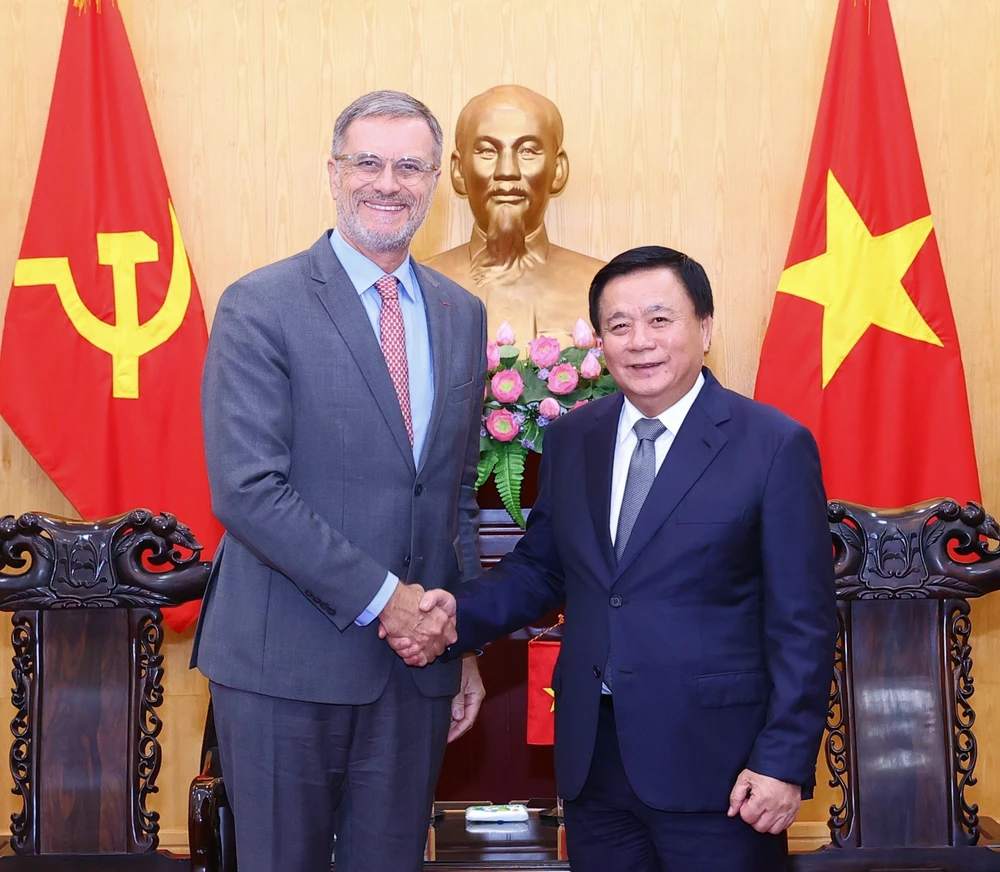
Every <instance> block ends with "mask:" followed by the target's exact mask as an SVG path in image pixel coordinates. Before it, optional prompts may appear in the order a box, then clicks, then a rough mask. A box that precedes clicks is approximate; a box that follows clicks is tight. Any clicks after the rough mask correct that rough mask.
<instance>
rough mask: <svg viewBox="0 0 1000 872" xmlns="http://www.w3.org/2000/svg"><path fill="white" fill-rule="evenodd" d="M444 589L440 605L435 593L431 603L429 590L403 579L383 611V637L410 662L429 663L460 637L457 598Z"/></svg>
mask: <svg viewBox="0 0 1000 872" xmlns="http://www.w3.org/2000/svg"><path fill="white" fill-rule="evenodd" d="M440 592H441V593H444V594H445V597H446V598H447V599H445V600H444V601H442V602H441V604H440V605H439V604H438V599H437V597H434V598H433V603H429V604H428V603H427V602H426V601H427V600H428V597H429V596H430V594H425V591H424V589H423V588H422V587H421V586H420V585H419V584H402V583H400V584H398V585H397V586H396V589H395V590H394V591H393V592H392V596H390V597H389V601H388V602H387V603H386V604H385V608H384V609H382V613H381V614H380V615H379V623H380V625H381V626H380V627H379V637H380V638H382V639H386V638H387V639H388V640H389V644H390V645H391V646H392V648H393V650H395V651H396V652H397V653H398V654H399V655H400V656H401V657H402V658H403V659H404V660H405V661H406V663H407V665H408V666H426V665H427V664H428V663H431V662H432V661H433V660H434V658H435V657H437V656H438V655H439V654H441V652H442V651H444V649H445V648H446V647H448V645H451V644H452V643H454V642H455V641H457V640H458V634H457V633H456V632H455V599H454V597H452V596H451V594H449V593H448V592H447V591H440ZM431 593H434V594H436V593H438V591H431ZM448 599H450V600H451V603H450V608H449V607H448V605H449V604H448V602H447V600H448ZM425 605H426V607H425ZM404 651H405V653H404Z"/></svg>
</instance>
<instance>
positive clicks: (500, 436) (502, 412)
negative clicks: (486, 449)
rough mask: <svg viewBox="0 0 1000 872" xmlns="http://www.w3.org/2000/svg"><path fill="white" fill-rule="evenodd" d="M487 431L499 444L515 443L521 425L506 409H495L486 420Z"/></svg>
mask: <svg viewBox="0 0 1000 872" xmlns="http://www.w3.org/2000/svg"><path fill="white" fill-rule="evenodd" d="M486 429H487V430H488V431H489V433H490V435H491V436H492V437H493V438H494V439H496V440H497V441H498V442H513V441H514V437H515V436H517V434H518V432H519V431H520V429H521V425H520V424H518V423H517V421H515V420H514V416H513V415H512V414H511V413H510V412H508V411H507V410H506V409H494V410H493V411H492V412H490V414H489V416H488V417H487V418H486Z"/></svg>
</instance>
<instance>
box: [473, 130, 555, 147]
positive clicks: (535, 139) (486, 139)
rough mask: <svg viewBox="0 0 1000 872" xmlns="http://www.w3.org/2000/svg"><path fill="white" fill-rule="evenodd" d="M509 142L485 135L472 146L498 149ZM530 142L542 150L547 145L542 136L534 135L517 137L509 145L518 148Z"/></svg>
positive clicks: (478, 137)
mask: <svg viewBox="0 0 1000 872" xmlns="http://www.w3.org/2000/svg"><path fill="white" fill-rule="evenodd" d="M508 142H509V140H505V139H500V138H499V137H497V136H492V135H491V134H488V133H484V134H482V135H481V136H477V137H476V138H475V139H474V140H473V142H472V145H473V148H475V147H476V146H478V145H483V144H487V145H493V146H497V147H500V148H502V147H503V146H505V145H507V144H508ZM529 142H530V143H534V144H536V145H538V146H539V147H542V148H544V146H545V143H544V142H543V141H542V138H541V137H540V136H536V135H535V134H534V133H528V134H523V135H521V136H519V137H517V138H516V139H514V140H513V142H510V143H509V144H510V145H512V146H514V147H515V148H516V147H517V146H520V145H526V144H528V143H529Z"/></svg>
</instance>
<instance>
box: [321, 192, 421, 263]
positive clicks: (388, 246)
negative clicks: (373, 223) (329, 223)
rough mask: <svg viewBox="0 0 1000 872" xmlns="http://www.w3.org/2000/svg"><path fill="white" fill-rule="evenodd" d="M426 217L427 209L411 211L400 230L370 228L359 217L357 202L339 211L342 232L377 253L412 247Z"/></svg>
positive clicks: (389, 252) (338, 216)
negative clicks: (421, 211) (418, 211)
mask: <svg viewBox="0 0 1000 872" xmlns="http://www.w3.org/2000/svg"><path fill="white" fill-rule="evenodd" d="M426 217H427V210H424V212H423V214H417V213H415V212H411V213H410V218H409V220H408V221H407V222H406V224H404V225H403V226H402V227H400V228H399V229H398V230H393V231H377V230H370V229H369V228H368V227H366V226H365V225H364V224H363V223H362V222H361V219H360V218H359V217H358V204H357V203H355V204H353V205H352V207H351V208H350V209H344V210H342V212H341V213H338V215H337V223H338V224H339V225H340V228H341V232H343V234H344V235H345V236H347V237H348V238H349V239H352V240H353V241H354V242H357V243H358V244H359V245H360V246H361V247H362V248H365V249H366V250H368V251H372V252H375V253H377V254H391V253H392V252H396V251H405V250H406V249H407V248H409V247H410V241H411V240H412V239H413V237H414V236H415V235H416V233H417V231H418V230H419V229H420V225H421V224H423V223H424V218H426Z"/></svg>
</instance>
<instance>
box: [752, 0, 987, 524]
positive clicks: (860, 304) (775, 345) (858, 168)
mask: <svg viewBox="0 0 1000 872" xmlns="http://www.w3.org/2000/svg"><path fill="white" fill-rule="evenodd" d="M754 396H755V397H756V398H757V399H758V400H762V401H763V402H765V403H770V404H771V405H774V406H777V407H778V408H779V409H782V410H783V411H785V412H786V413H788V414H789V415H791V416H792V417H794V418H796V419H798V420H799V421H801V422H802V423H803V424H805V425H806V426H807V427H809V429H810V430H811V431H812V432H813V434H814V435H815V436H816V439H817V441H818V443H819V447H820V454H821V456H822V461H823V473H824V478H825V480H826V489H827V494H828V495H829V496H830V498H831V499H845V500H851V501H854V502H859V503H863V504H867V505H871V506H902V505H907V504H909V503H914V502H919V501H921V500H926V499H932V498H935V497H954V498H955V499H957V500H959V501H965V500H970V499H971V500H979V499H980V492H979V474H978V471H977V468H976V455H975V449H974V446H973V441H972V426H971V423H970V419H969V404H968V397H967V395H966V389H965V374H964V372H963V369H962V356H961V351H960V350H959V346H958V336H957V334H956V331H955V321H954V318H953V316H952V311H951V304H950V302H949V300H948V289H947V286H946V284H945V279H944V270H943V268H942V266H941V256H940V253H939V251H938V244H937V237H936V236H935V233H934V225H933V221H932V220H931V210H930V204H929V202H928V199H927V191H926V188H925V187H924V177H923V172H922V170H921V167H920V158H919V156H918V154H917V142H916V137H915V136H914V132H913V123H912V120H911V118H910V109H909V103H908V101H907V97H906V86H905V84H904V82H903V72H902V68H901V66H900V62H899V53H898V51H897V49H896V38H895V36H894V34H893V29H892V19H891V17H890V14H889V5H888V2H887V0H840V7H839V9H838V12H837V21H836V25H835V27H834V33H833V43H832V45H831V48H830V57H829V61H828V64H827V69H826V78H825V80H824V83H823V93H822V96H821V98H820V104H819V112H818V116H817V119H816V129H815V132H814V133H813V141H812V149H811V151H810V153H809V162H808V165H807V168H806V176H805V182H804V183H803V186H802V198H801V200H800V202H799V210H798V214H797V216H796V219H795V227H794V230H793V232H792V240H791V243H790V245H789V249H788V258H787V260H786V263H785V270H784V272H783V273H782V274H781V278H780V279H779V282H778V293H777V294H776V296H775V300H774V310H773V312H772V314H771V320H770V322H769V324H768V327H767V333H766V335H765V337H764V345H763V348H762V350H761V357H760V369H759V370H758V373H757V386H756V389H755V391H754Z"/></svg>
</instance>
